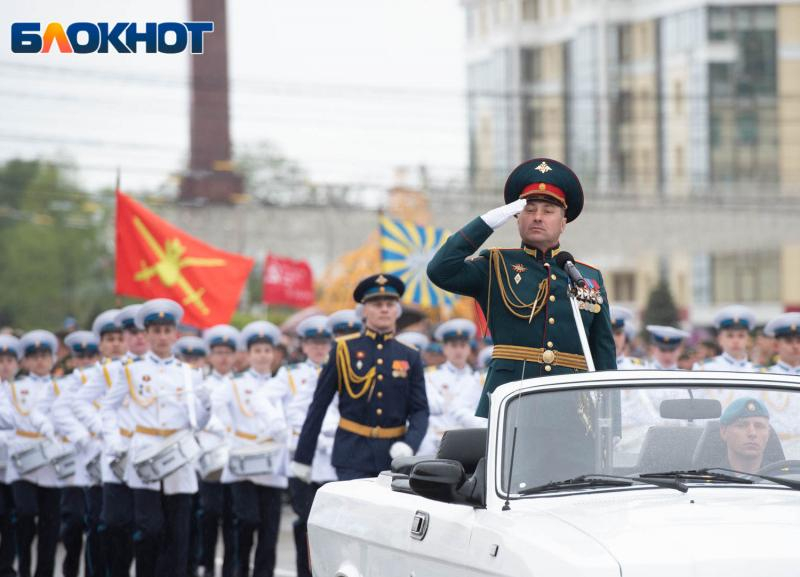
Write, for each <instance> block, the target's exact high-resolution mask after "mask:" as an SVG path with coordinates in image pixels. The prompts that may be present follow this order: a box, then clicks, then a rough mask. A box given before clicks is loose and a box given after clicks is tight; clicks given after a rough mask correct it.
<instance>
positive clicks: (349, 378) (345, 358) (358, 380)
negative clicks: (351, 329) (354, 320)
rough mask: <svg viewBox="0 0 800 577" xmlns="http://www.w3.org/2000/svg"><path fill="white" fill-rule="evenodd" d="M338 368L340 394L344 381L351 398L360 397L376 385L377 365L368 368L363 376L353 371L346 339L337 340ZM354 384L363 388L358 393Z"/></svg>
mask: <svg viewBox="0 0 800 577" xmlns="http://www.w3.org/2000/svg"><path fill="white" fill-rule="evenodd" d="M336 368H337V369H338V372H339V394H342V383H344V386H345V389H347V394H348V395H350V398H351V399H360V398H361V397H363V396H364V395H365V394H367V392H368V391H370V390H372V388H373V387H374V386H375V367H372V368H371V369H370V370H368V371H367V374H366V375H364V376H363V377H359V376H358V375H357V374H356V373H355V372H353V367H352V366H351V365H350V355H349V353H348V350H347V341H346V340H341V341H337V343H336ZM354 385H355V386H359V385H360V386H361V390H359V391H358V392H357V393H356V392H354V391H353V386H354Z"/></svg>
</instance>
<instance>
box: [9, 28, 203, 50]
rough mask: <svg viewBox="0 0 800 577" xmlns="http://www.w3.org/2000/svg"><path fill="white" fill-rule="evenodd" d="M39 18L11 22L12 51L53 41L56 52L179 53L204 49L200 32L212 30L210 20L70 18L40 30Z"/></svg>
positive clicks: (48, 45) (41, 46)
mask: <svg viewBox="0 0 800 577" xmlns="http://www.w3.org/2000/svg"><path fill="white" fill-rule="evenodd" d="M41 29H42V25H41V23H40V22H14V23H13V24H12V25H11V51H12V52H14V53H16V54H37V53H40V52H50V49H51V48H52V47H53V43H55V45H56V46H57V48H58V51H59V52H64V53H74V54H91V53H93V52H100V53H107V52H109V51H116V52H121V53H123V54H128V53H135V52H138V51H140V50H138V49H139V48H142V47H144V52H149V53H156V52H160V53H162V54H178V53H180V52H184V51H186V50H187V48H188V49H189V51H190V52H191V53H192V54H202V53H203V36H204V34H205V33H206V32H213V31H214V23H213V22H146V23H145V24H144V25H143V26H141V25H138V24H136V22H117V23H115V24H111V23H108V22H73V23H72V24H70V25H69V26H67V27H66V29H65V28H64V26H63V25H62V24H61V23H60V22H50V23H49V24H48V25H47V27H46V28H45V29H44V34H42V33H41Z"/></svg>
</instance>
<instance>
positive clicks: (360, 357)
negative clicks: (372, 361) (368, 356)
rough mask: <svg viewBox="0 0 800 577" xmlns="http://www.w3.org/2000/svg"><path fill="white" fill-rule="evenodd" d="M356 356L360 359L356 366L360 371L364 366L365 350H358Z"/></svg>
mask: <svg viewBox="0 0 800 577" xmlns="http://www.w3.org/2000/svg"><path fill="white" fill-rule="evenodd" d="M356 358H357V359H358V361H356V368H357V369H358V370H359V371H360V370H361V369H363V368H364V363H363V361H362V360H361V359H363V358H364V351H356Z"/></svg>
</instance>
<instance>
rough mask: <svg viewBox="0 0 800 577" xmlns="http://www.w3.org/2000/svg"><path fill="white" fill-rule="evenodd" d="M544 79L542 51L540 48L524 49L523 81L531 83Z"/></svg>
mask: <svg viewBox="0 0 800 577" xmlns="http://www.w3.org/2000/svg"><path fill="white" fill-rule="evenodd" d="M541 79H542V51H541V49H539V48H523V49H522V81H523V82H525V83H527V84H531V83H534V82H539V81H540V80H541Z"/></svg>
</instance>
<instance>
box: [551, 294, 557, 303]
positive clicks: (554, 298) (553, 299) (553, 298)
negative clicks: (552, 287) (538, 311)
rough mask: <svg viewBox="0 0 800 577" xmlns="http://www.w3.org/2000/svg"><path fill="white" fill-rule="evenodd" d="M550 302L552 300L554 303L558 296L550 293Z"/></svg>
mask: <svg viewBox="0 0 800 577" xmlns="http://www.w3.org/2000/svg"><path fill="white" fill-rule="evenodd" d="M550 302H551V303H554V302H556V297H555V295H550Z"/></svg>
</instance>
